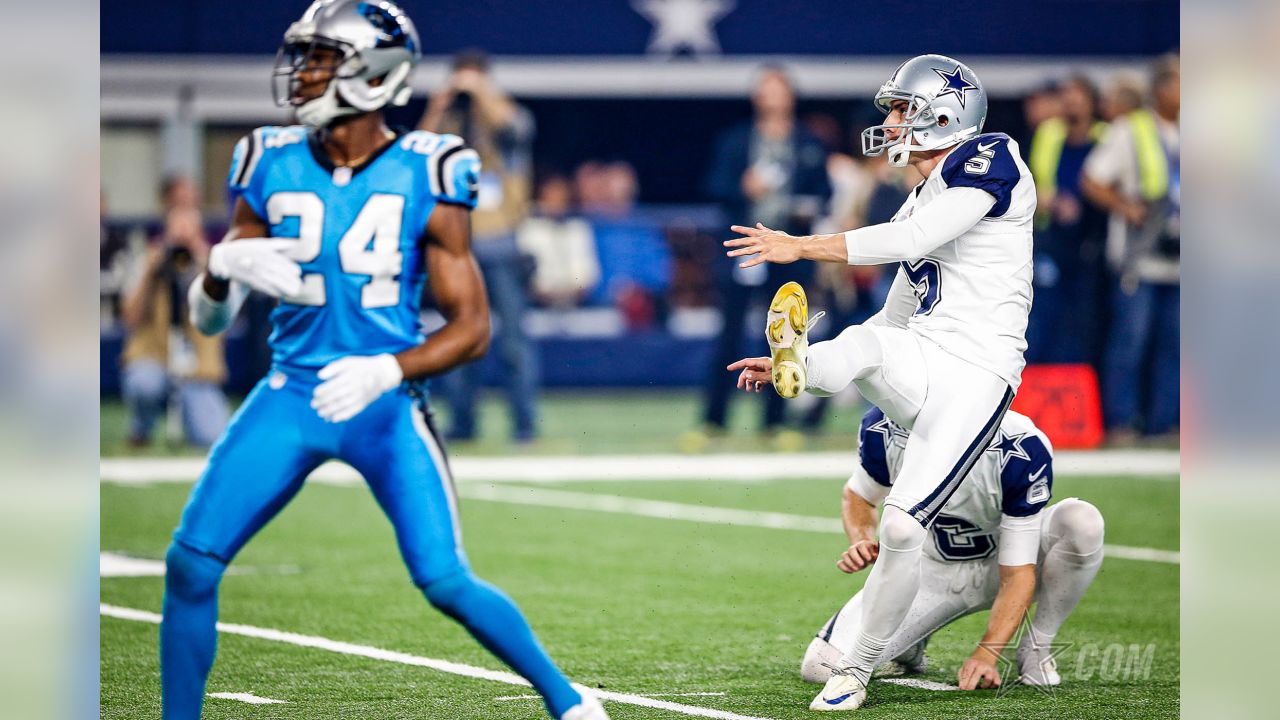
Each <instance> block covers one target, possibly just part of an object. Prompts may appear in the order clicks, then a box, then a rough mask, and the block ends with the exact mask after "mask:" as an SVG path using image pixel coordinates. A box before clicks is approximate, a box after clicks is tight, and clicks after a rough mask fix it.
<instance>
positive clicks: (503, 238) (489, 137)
mask: <svg viewBox="0 0 1280 720" xmlns="http://www.w3.org/2000/svg"><path fill="white" fill-rule="evenodd" d="M418 127H419V129H422V130H429V131H431V132H444V133H454V134H457V135H460V136H461V137H462V138H463V139H464V140H466V141H467V143H468V144H470V145H471V146H472V147H474V148H475V150H476V152H477V153H479V155H480V164H481V175H480V188H479V191H480V192H479V197H478V199H477V202H478V204H477V206H476V209H475V211H473V212H472V213H471V233H472V238H471V239H472V249H473V251H474V253H475V256H476V260H477V262H479V264H480V272H481V273H482V274H483V275H484V281H485V286H486V287H487V288H488V291H489V305H490V308H491V309H492V312H493V316H494V319H495V323H494V331H495V333H496V336H497V342H496V343H495V349H496V350H497V355H498V357H499V359H500V360H501V361H502V365H503V373H502V376H503V378H505V379H506V391H507V397H508V400H509V401H510V403H511V413H512V416H513V417H512V429H513V434H514V439H515V440H517V441H519V442H527V441H530V440H532V439H533V438H534V437H535V436H536V434H537V416H538V411H537V404H538V398H537V394H538V383H539V379H538V375H539V372H538V356H537V352H536V349H535V348H534V346H533V343H532V341H531V340H530V339H529V337H528V335H526V334H525V331H524V323H523V319H524V316H525V313H526V312H527V311H528V307H529V297H528V289H527V287H526V283H527V282H528V279H529V275H530V262H529V259H528V257H527V256H525V255H524V254H523V253H521V252H520V250H519V247H518V246H517V244H516V229H517V228H518V227H519V226H520V223H521V222H523V221H524V219H525V216H526V215H527V214H528V212H529V194H530V185H531V183H532V172H533V167H532V148H533V132H534V126H533V116H532V115H531V114H530V113H529V111H528V110H526V109H524V108H523V107H521V106H520V105H518V104H516V102H515V101H514V100H512V99H511V97H510V96H509V95H507V94H506V93H505V92H503V91H502V89H501V88H499V87H498V86H497V85H496V84H495V83H494V82H493V79H492V77H491V76H490V74H489V58H488V56H487V55H485V54H484V53H483V52H480V51H474V50H472V51H466V52H463V53H459V54H458V55H457V56H455V57H454V59H453V72H452V73H451V74H450V75H449V78H448V80H446V82H445V83H444V85H443V86H442V87H441V88H440V89H438V90H437V91H436V92H435V93H434V94H432V96H431V100H430V101H429V102H428V103H427V111H426V113H425V114H424V115H423V116H422V120H421V122H419V124H418ZM443 384H444V391H445V395H446V396H447V397H448V399H449V406H450V408H451V409H452V410H453V416H452V426H451V427H450V430H449V437H450V438H451V439H454V440H471V439H474V438H475V435H476V412H475V404H476V395H477V393H478V392H479V390H480V363H479V362H473V363H470V364H468V365H464V366H462V367H460V368H458V369H457V370H454V371H453V372H451V373H449V374H448V375H446V376H445V377H444V378H443Z"/></svg>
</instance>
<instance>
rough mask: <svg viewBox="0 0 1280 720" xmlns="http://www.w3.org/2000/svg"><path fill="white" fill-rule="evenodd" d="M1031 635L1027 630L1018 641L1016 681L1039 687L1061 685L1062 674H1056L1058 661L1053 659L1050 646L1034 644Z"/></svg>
mask: <svg viewBox="0 0 1280 720" xmlns="http://www.w3.org/2000/svg"><path fill="white" fill-rule="evenodd" d="M1031 636H1032V633H1030V632H1028V633H1027V634H1025V635H1023V636H1022V641H1021V642H1019V643H1018V654H1017V659H1018V672H1019V677H1018V682H1020V683H1022V684H1023V685H1036V686H1039V687H1057V686H1058V685H1061V684H1062V676H1060V675H1058V663H1057V661H1056V660H1054V659H1053V653H1052V650H1051V648H1050V647H1049V646H1048V645H1045V646H1040V645H1036V644H1035V643H1034V642H1032V639H1031Z"/></svg>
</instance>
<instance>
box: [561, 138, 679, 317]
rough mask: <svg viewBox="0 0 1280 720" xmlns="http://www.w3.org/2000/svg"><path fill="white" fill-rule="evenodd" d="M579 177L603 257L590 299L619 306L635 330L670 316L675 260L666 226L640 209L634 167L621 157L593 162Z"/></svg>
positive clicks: (583, 198) (585, 209)
mask: <svg viewBox="0 0 1280 720" xmlns="http://www.w3.org/2000/svg"><path fill="white" fill-rule="evenodd" d="M577 179H578V187H579V189H580V192H581V193H582V194H581V198H582V210H583V212H584V213H585V215H586V217H587V219H588V220H589V221H590V223H591V229H592V232H593V233H594V234H595V239H596V253H597V256H598V258H599V261H600V284H599V285H598V286H597V288H596V290H595V292H594V293H592V295H591V300H592V302H594V303H597V304H601V305H612V306H614V307H616V308H618V309H619V310H620V311H621V312H622V315H623V320H624V322H625V323H626V326H627V327H628V328H629V329H631V330H642V329H646V328H649V327H651V326H653V325H654V324H655V323H656V322H658V321H659V320H661V319H662V318H664V317H665V316H666V311H667V308H666V291H667V288H669V287H670V286H671V273H672V269H671V264H672V261H671V250H670V248H669V247H668V246H667V238H666V235H665V234H664V233H663V231H662V227H661V226H660V225H659V224H658V223H657V222H654V221H653V220H650V219H648V218H645V217H641V216H638V215H637V214H636V213H635V203H636V198H637V197H638V196H639V192H640V187H639V184H638V181H637V179H636V172H635V169H634V168H632V167H631V164H630V163H627V162H622V161H617V162H610V163H600V162H588V163H584V164H583V166H582V167H581V168H579V169H578V173H577Z"/></svg>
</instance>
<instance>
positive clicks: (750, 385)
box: [726, 357, 773, 392]
mask: <svg viewBox="0 0 1280 720" xmlns="http://www.w3.org/2000/svg"><path fill="white" fill-rule="evenodd" d="M726 369H727V370H728V371H730V372H733V371H734V370H741V371H742V374H741V375H739V376H738V389H739V390H743V391H746V392H760V388H762V387H767V386H769V385H772V384H773V360H772V359H770V358H767V357H754V358H742V359H741V360H739V361H738V362H736V363H734V364H732V365H730V366H729V367H728V368H726Z"/></svg>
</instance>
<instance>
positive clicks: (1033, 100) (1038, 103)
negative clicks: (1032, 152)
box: [1018, 82, 1062, 147]
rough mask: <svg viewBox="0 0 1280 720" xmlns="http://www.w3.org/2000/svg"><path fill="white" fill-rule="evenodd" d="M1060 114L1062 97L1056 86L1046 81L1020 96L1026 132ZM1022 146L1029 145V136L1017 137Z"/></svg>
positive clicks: (1032, 130)
mask: <svg viewBox="0 0 1280 720" xmlns="http://www.w3.org/2000/svg"><path fill="white" fill-rule="evenodd" d="M1061 116H1062V98H1061V96H1060V95H1059V94H1058V86H1057V84H1056V83H1053V82H1046V83H1044V84H1043V85H1040V86H1039V87H1036V88H1033V89H1032V90H1031V92H1029V93H1027V94H1026V95H1025V96H1024V97H1023V98H1022V119H1023V121H1024V122H1025V123H1026V129H1027V133H1028V134H1031V133H1034V132H1035V130H1036V128H1038V127H1040V125H1041V124H1042V123H1044V121H1046V120H1048V119H1050V118H1056V117H1061ZM1018 144H1019V145H1021V146H1022V147H1028V146H1030V144H1031V143H1030V138H1029V137H1023V138H1020V139H1019V142H1018Z"/></svg>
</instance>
